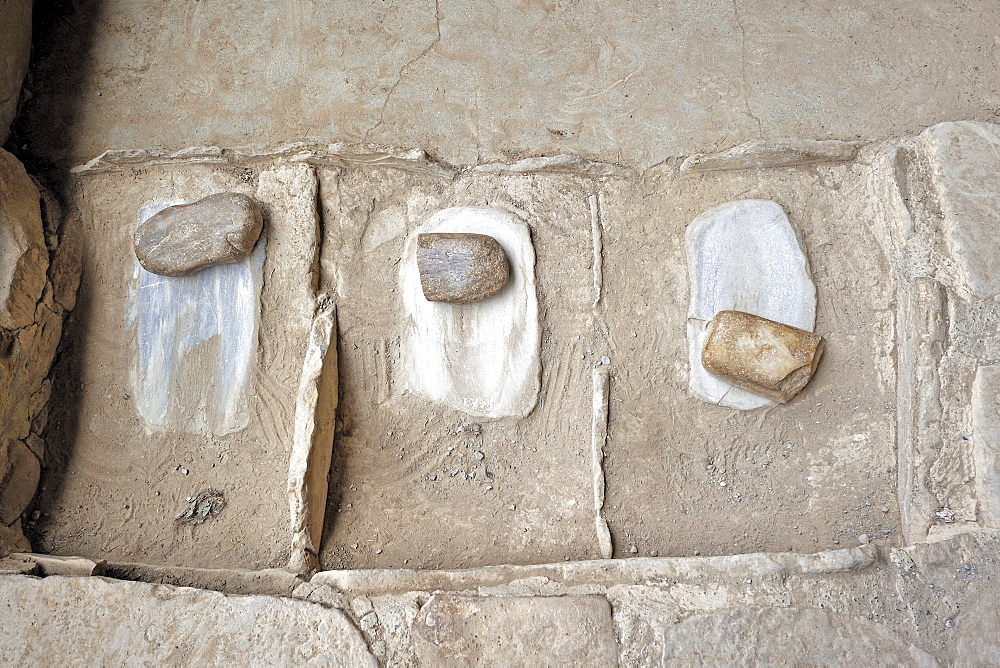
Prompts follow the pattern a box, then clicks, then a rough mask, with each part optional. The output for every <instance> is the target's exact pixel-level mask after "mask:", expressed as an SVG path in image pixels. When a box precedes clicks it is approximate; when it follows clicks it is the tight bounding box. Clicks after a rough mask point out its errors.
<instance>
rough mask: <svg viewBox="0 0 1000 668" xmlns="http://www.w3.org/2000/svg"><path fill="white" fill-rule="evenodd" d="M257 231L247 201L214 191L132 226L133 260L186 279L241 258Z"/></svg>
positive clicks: (258, 219)
mask: <svg viewBox="0 0 1000 668" xmlns="http://www.w3.org/2000/svg"><path fill="white" fill-rule="evenodd" d="M262 227H263V218H262V216H261V213H260V209H259V208H258V207H257V204H256V203H255V202H254V201H253V199H251V198H250V197H247V196H246V195H241V194H239V193H217V194H215V195H209V196H208V197H205V198H203V199H200V200H198V201H197V202H193V203H191V204H177V205H174V206H169V207H167V208H166V209H163V210H162V211H160V212H159V213H156V214H155V215H153V216H151V217H150V218H149V220H147V221H146V222H144V223H143V224H142V225H140V226H139V227H138V228H136V231H135V256H136V257H137V258H138V259H139V264H141V265H142V267H143V269H145V270H146V271H148V272H151V273H153V274H160V275H163V276H187V275H189V274H193V273H195V272H197V271H200V270H202V269H205V268H207V267H211V266H214V265H217V264H228V263H231V262H238V261H240V260H242V259H243V258H245V257H246V256H247V255H249V254H250V252H251V251H252V250H253V247H254V244H256V243H257V239H258V238H259V237H260V232H261V229H262Z"/></svg>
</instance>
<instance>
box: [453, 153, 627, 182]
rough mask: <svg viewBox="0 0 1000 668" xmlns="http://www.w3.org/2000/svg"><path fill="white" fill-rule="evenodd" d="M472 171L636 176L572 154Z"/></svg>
mask: <svg viewBox="0 0 1000 668" xmlns="http://www.w3.org/2000/svg"><path fill="white" fill-rule="evenodd" d="M470 170H471V171H473V172H480V173H486V174H507V175H516V174H573V175H577V176H589V177H597V178H609V177H610V178H629V177H631V176H634V175H635V171H634V170H632V169H628V168H626V167H620V166H618V165H612V164H609V163H606V162H596V161H593V160H588V159H587V158H584V157H582V156H579V155H574V154H572V153H564V154H562V155H556V156H540V157H535V158H525V159H524V160H518V161H517V162H513V163H503V162H491V163H487V164H485V165H477V166H474V167H471V168H470Z"/></svg>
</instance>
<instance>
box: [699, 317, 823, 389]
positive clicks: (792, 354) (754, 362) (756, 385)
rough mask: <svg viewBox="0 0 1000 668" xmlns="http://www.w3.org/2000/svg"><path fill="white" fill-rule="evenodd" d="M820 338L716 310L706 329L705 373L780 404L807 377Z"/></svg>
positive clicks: (816, 359) (813, 366)
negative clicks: (706, 371)
mask: <svg viewBox="0 0 1000 668" xmlns="http://www.w3.org/2000/svg"><path fill="white" fill-rule="evenodd" d="M823 345H824V343H823V337H821V336H819V335H818V334H813V333H812V332H808V331H806V330H804V329H799V328H797V327H792V326H790V325H785V324H782V323H780V322H774V321H773V320H768V319H767V318H761V317H760V316H756V315H753V314H750V313H743V312H742V311H720V312H719V313H717V314H716V315H715V317H714V318H713V319H712V322H711V323H709V326H708V337H707V339H706V340H705V348H704V349H703V350H702V354H701V360H702V364H703V365H704V366H705V369H707V370H708V372H709V373H711V374H712V375H713V376H716V377H718V378H721V379H723V380H725V381H728V382H730V383H732V384H733V385H736V386H738V387H742V388H743V389H745V390H749V391H751V392H755V393H757V394H761V395H763V396H765V397H768V398H770V399H774V400H775V401H780V402H781V403H785V402H787V401H789V400H790V399H791V398H792V397H794V396H795V395H796V394H798V393H799V391H800V390H801V389H802V388H803V387H805V386H806V383H808V382H809V379H810V378H812V375H813V372H814V371H815V370H816V365H817V364H819V359H820V357H821V356H822V354H823Z"/></svg>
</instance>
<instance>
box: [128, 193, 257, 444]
mask: <svg viewBox="0 0 1000 668" xmlns="http://www.w3.org/2000/svg"><path fill="white" fill-rule="evenodd" d="M167 208H168V205H166V204H165V203H159V204H153V205H149V206H145V207H143V208H142V209H141V210H140V211H139V225H138V227H137V232H136V234H137V237H138V234H139V231H141V230H143V229H144V228H145V227H146V226H147V225H149V224H150V223H151V222H152V221H153V220H154V219H155V218H156V215H157V212H161V211H163V210H166V209H167ZM264 262H265V248H264V244H260V245H259V246H257V249H256V250H255V251H254V252H253V253H252V254H251V255H250V256H249V257H246V258H244V259H243V260H241V261H239V262H226V263H223V264H221V265H218V266H212V267H207V268H205V269H204V270H203V271H198V272H196V273H195V274H193V275H191V276H172V277H170V278H167V279H164V278H162V277H161V276H158V275H156V274H153V273H150V272H149V271H148V270H147V269H145V268H144V267H143V266H142V264H141V259H140V262H139V263H133V264H134V265H135V266H134V268H133V279H134V280H132V281H131V282H130V283H129V293H128V306H127V316H126V318H127V324H128V326H129V327H130V328H131V329H132V330H133V331H134V334H133V333H131V332H130V334H129V336H130V337H134V339H133V340H134V341H135V344H134V345H135V346H136V348H137V350H136V354H135V355H134V356H133V357H132V364H133V368H132V371H131V378H132V394H133V395H134V396H135V402H134V403H135V407H136V409H137V410H138V412H139V414H140V415H141V416H142V418H143V419H144V420H145V422H146V428H147V429H148V430H149V431H183V432H194V433H197V432H199V431H204V432H208V433H211V434H213V435H215V436H222V435H225V434H230V433H233V432H238V431H241V430H243V429H245V428H246V427H247V426H248V425H249V423H250V409H249V405H248V401H249V399H248V397H247V387H248V384H249V382H250V368H251V364H252V361H253V353H254V351H255V350H256V348H257V334H258V328H259V326H260V311H261V306H260V294H261V289H262V284H263V266H264ZM206 341H209V342H212V343H213V344H214V345H205V342H206ZM199 355H200V356H202V357H201V358H200V359H199V360H198V361H197V362H193V361H192V358H193V357H196V356H199Z"/></svg>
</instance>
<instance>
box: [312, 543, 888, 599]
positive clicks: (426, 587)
mask: <svg viewBox="0 0 1000 668" xmlns="http://www.w3.org/2000/svg"><path fill="white" fill-rule="evenodd" d="M877 558H878V550H877V548H876V546H875V545H873V544H868V545H861V546H859V547H853V548H845V549H840V550H827V551H823V552H816V553H814V554H792V553H784V552H770V553H768V552H758V553H752V554H736V555H724V556H718V557H664V558H654V557H641V558H634V559H597V560H591V561H575V562H563V563H552V564H539V565H534V566H511V565H505V566H486V567H482V568H472V569H466V570H440V571H434V570H412V569H379V570H340V571H321V572H319V573H317V574H315V575H314V576H313V577H312V578H311V579H310V582H311V583H313V584H318V585H322V584H325V585H329V586H331V587H333V588H334V589H336V590H338V591H342V592H347V591H349V592H352V593H354V594H355V595H360V594H391V593H403V592H410V591H427V592H434V591H465V590H469V589H476V588H480V587H496V586H501V585H506V584H510V583H512V582H515V581H519V580H526V579H528V578H544V579H547V580H549V581H552V582H556V583H560V584H563V585H566V586H579V585H594V586H615V585H629V584H631V585H640V584H647V583H649V582H650V581H654V582H655V581H662V580H693V579H697V578H703V577H706V576H722V577H727V576H728V577H737V578H746V577H755V578H757V577H764V576H770V575H797V574H798V575H828V574H831V573H841V572H845V571H856V570H861V569H864V568H867V567H869V566H871V565H872V564H874V563H875V561H876V560H877Z"/></svg>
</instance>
